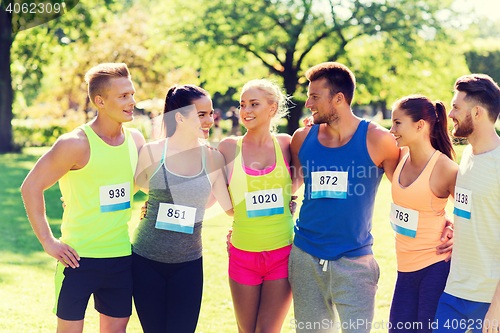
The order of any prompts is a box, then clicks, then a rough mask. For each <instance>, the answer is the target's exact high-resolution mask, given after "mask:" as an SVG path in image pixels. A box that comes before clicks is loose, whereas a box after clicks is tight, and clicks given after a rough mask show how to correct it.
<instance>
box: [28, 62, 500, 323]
mask: <svg viewBox="0 0 500 333" xmlns="http://www.w3.org/2000/svg"><path fill="white" fill-rule="evenodd" d="M305 76H306V78H307V79H308V81H309V86H308V93H307V97H308V98H307V101H306V104H305V107H306V108H308V109H310V110H311V112H312V116H311V117H310V118H309V119H310V124H309V125H308V126H305V127H302V128H300V129H298V130H297V131H296V132H295V133H294V134H293V136H290V135H287V134H275V131H274V130H275V126H276V124H277V122H278V121H279V120H280V119H281V118H283V117H284V116H285V115H286V114H287V104H288V103H287V102H288V101H289V98H288V97H287V96H286V95H284V94H283V93H282V91H281V89H280V87H279V86H278V85H277V84H275V83H273V82H271V81H269V80H266V79H258V80H252V81H250V82H248V83H247V84H245V85H244V86H243V88H242V91H241V96H240V121H241V123H242V124H243V126H245V128H246V130H247V131H246V133H245V134H244V135H243V136H239V137H228V138H225V139H223V140H222V141H221V142H220V143H219V145H218V147H217V149H212V148H210V147H208V146H207V145H205V144H204V143H203V140H204V139H208V137H209V131H210V128H211V127H212V125H213V123H214V119H213V114H214V111H213V105H212V100H211V97H210V94H209V93H208V92H207V91H205V90H204V89H202V88H200V87H197V86H194V85H177V86H173V87H171V88H170V89H169V90H168V92H167V95H166V98H165V108H164V114H163V122H164V125H165V137H164V138H162V139H160V140H158V141H154V142H149V143H146V142H145V139H144V137H143V136H142V134H141V133H140V132H139V131H137V130H134V129H129V128H127V127H125V126H123V124H124V123H126V122H129V121H131V120H132V119H133V111H134V105H135V99H134V94H135V89H134V85H133V83H132V80H131V76H130V73H129V71H128V68H127V66H126V65H125V64H101V65H98V66H96V67H94V68H92V69H90V70H89V72H88V73H87V74H86V82H87V83H88V93H89V98H90V100H91V101H92V103H93V104H94V106H95V107H96V108H97V110H98V113H97V117H96V118H95V119H93V120H92V121H90V122H89V123H88V124H84V125H82V126H80V127H78V128H77V129H75V130H74V131H72V132H70V133H67V134H64V135H62V136H61V137H60V138H59V139H58V140H57V141H56V143H55V144H54V145H53V146H52V148H51V149H50V150H49V151H48V152H47V153H46V154H44V155H43V156H42V157H41V158H40V159H39V160H38V162H37V163H36V165H35V166H34V167H33V169H32V170H31V171H30V173H29V174H28V176H27V177H26V179H25V181H24V183H23V185H22V187H21V192H22V196H23V199H24V203H25V207H26V211H27V215H28V218H29V220H30V222H31V225H32V227H33V230H34V232H35V234H36V236H37V237H38V239H39V241H40V243H41V244H42V246H43V248H44V250H45V251H46V252H47V253H48V254H49V255H51V256H52V257H54V258H55V259H57V260H58V264H57V273H56V276H55V282H56V303H55V307H54V312H55V314H56V315H57V331H58V332H82V330H83V323H84V321H83V320H84V316H85V311H86V308H87V304H88V300H89V298H90V296H91V295H92V294H93V295H94V301H95V308H96V310H97V311H98V312H99V313H100V331H101V332H125V330H126V326H127V323H128V321H129V317H130V315H131V313H132V298H133V299H134V303H135V307H136V310H137V314H138V317H139V320H140V323H141V326H142V328H143V330H144V332H146V333H150V332H174V333H183V332H194V331H195V329H196V325H197V321H198V316H199V312H200V306H201V300H202V290H203V264H202V242H201V228H202V223H203V217H204V212H205V209H206V207H210V206H211V205H213V204H214V203H215V201H218V202H219V204H220V205H221V207H222V208H223V209H224V211H225V212H226V213H227V214H228V215H230V216H234V222H233V225H232V232H231V234H230V238H228V239H229V246H228V252H229V268H228V276H229V286H230V289H231V294H232V299H233V306H234V312H235V316H236V323H237V326H238V331H239V332H241V333H248V332H252V333H253V332H280V331H281V327H282V325H283V321H284V320H285V317H286V315H287V313H288V310H289V308H290V305H291V303H292V299H293V303H294V314H295V320H294V323H293V326H294V327H293V328H295V329H296V331H297V332H334V331H339V330H342V331H343V332H369V331H370V330H371V328H372V324H373V323H372V321H373V316H374V306H375V294H376V291H377V283H378V279H379V275H380V271H379V267H378V264H377V262H376V260H375V258H374V256H373V251H372V245H373V237H372V235H371V228H372V216H373V208H374V202H375V196H376V193H377V189H378V186H379V184H380V181H381V178H382V176H383V174H384V173H385V174H386V176H387V178H388V179H389V180H390V181H391V182H392V199H393V202H392V204H391V213H390V221H391V222H390V224H391V225H392V227H393V229H394V231H395V244H396V254H397V267H398V273H397V274H398V275H397V281H396V286H395V291H394V296H393V301H392V306H391V311H390V319H389V327H388V328H389V332H403V331H404V332H431V331H433V332H465V331H466V330H467V329H472V330H473V331H474V332H483V333H490V332H498V326H499V322H498V321H499V320H500V287H499V280H500V248H499V247H498V243H499V241H500V137H498V135H497V134H496V131H495V127H494V124H495V121H496V120H497V118H498V114H499V112H500V89H499V87H498V85H497V84H496V83H495V82H494V81H493V80H492V79H491V78H490V77H489V76H487V75H482V74H472V75H465V76H462V77H460V78H459V79H457V81H456V83H455V87H454V90H455V94H454V97H453V100H452V103H451V110H450V111H449V114H448V117H450V118H451V119H452V120H453V123H454V127H453V134H454V136H456V137H463V138H467V140H468V141H469V145H468V146H467V147H466V148H465V150H464V152H463V156H462V160H461V163H460V165H457V164H456V163H455V161H454V156H455V154H454V151H453V146H452V143H451V139H450V136H449V134H448V128H447V111H446V107H445V105H444V104H443V103H442V102H439V101H436V102H433V101H431V100H430V99H429V98H427V97H426V96H422V95H410V96H406V97H403V98H401V99H399V100H398V101H396V102H395V103H394V105H393V110H392V123H393V125H392V128H391V129H390V131H388V130H386V129H384V128H383V127H381V126H380V125H378V124H376V123H372V122H369V121H367V120H364V119H360V118H358V117H357V116H355V115H354V114H353V112H352V109H351V102H352V99H353V96H354V92H355V86H356V80H355V77H354V74H353V73H352V72H351V71H350V70H349V69H348V68H347V67H346V66H344V65H342V64H340V63H335V62H328V63H322V64H319V65H316V66H314V67H312V68H310V69H309V70H308V71H307V72H306V73H305ZM200 139H201V140H200ZM58 181H59V186H60V189H61V193H62V196H63V198H64V201H65V209H64V214H63V222H62V225H61V233H62V236H61V238H60V239H56V238H55V237H54V235H53V234H52V232H51V229H50V227H49V224H48V221H47V217H46V215H45V204H44V198H43V192H44V190H46V189H48V188H49V187H51V186H52V185H54V184H55V183H56V182H58ZM303 184H304V185H305V186H304V200H303V203H302V207H301V209H300V212H299V216H298V219H297V221H296V222H295V223H294V221H293V214H292V211H293V207H294V206H293V203H292V204H291V202H292V196H293V194H294V193H295V191H296V190H297V189H298V188H299V187H300V186H302V185H303ZM138 190H142V191H144V192H145V193H148V206H147V212H146V214H145V217H144V218H143V219H141V220H140V221H139V223H138V225H137V227H136V229H135V230H134V231H133V233H132V235H131V236H130V237H129V233H128V224H127V223H128V222H129V220H130V219H131V202H132V200H133V195H134V193H135V192H136V191H138ZM449 198H454V212H453V216H454V218H453V219H450V218H449V217H447V215H446V212H445V206H446V203H447V200H448V199H449ZM452 220H453V223H452ZM452 247H453V250H451V248H452ZM450 253H451V255H450ZM450 257H451V260H450ZM408 323H410V325H409V326H410V327H409V326H408ZM464 324H465V326H464Z"/></svg>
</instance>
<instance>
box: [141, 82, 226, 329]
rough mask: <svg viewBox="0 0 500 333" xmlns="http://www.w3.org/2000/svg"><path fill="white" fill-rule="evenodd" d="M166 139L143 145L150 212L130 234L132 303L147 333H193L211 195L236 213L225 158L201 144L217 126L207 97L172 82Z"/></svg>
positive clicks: (143, 176)
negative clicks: (228, 184)
mask: <svg viewBox="0 0 500 333" xmlns="http://www.w3.org/2000/svg"><path fill="white" fill-rule="evenodd" d="M163 122H164V124H165V125H166V132H167V138H166V139H161V140H158V141H155V142H151V143H147V144H146V145H144V147H143V148H142V150H141V151H140V153H139V162H138V166H137V171H136V177H135V180H136V184H137V185H138V186H139V187H141V189H142V190H143V191H144V192H145V193H148V192H149V193H148V194H149V197H148V210H147V213H146V216H145V218H143V219H142V220H141V221H140V222H139V224H138V226H137V228H136V229H135V230H134V232H133V235H132V251H133V265H132V271H133V277H134V302H135V306H136V309H137V314H138V316H139V320H140V322H141V325H142V328H143V330H144V332H145V333H149V332H175V333H182V332H186V333H188V332H194V331H195V329H196V324H197V322H198V315H199V311H200V306H201V295H202V288H203V270H202V245H201V225H202V221H203V215H204V213H205V206H206V205H207V202H208V199H209V197H210V195H211V194H213V195H214V196H215V198H216V199H217V200H218V201H219V203H220V204H221V206H222V208H223V209H224V210H225V211H226V212H227V213H228V214H229V215H232V204H231V199H230V197H229V194H228V191H227V187H226V180H225V173H224V167H225V162H224V157H223V156H222V155H221V154H220V153H219V152H218V151H212V150H210V149H208V148H207V147H206V146H204V145H203V144H201V143H200V140H199V139H207V138H208V134H209V129H210V127H211V126H212V125H213V122H214V121H213V108H212V101H211V99H210V95H209V94H208V92H206V91H205V90H203V89H201V88H199V87H196V86H192V85H184V86H174V87H172V88H170V89H169V91H168V93H167V96H166V99H165V109H164V117H163Z"/></svg>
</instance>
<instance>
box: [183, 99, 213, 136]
mask: <svg viewBox="0 0 500 333" xmlns="http://www.w3.org/2000/svg"><path fill="white" fill-rule="evenodd" d="M193 106H194V108H193V110H192V111H190V112H189V113H188V114H187V115H186V116H185V117H183V119H184V122H185V124H186V125H187V126H186V127H187V128H189V130H190V131H192V133H193V134H194V135H196V136H197V137H199V138H201V139H208V137H209V135H210V127H212V125H213V124H214V110H213V106H212V100H211V99H210V98H209V97H208V96H203V97H200V98H198V99H195V100H194V101H193Z"/></svg>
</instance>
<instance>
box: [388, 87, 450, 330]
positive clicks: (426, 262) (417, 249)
mask: <svg viewBox="0 0 500 333" xmlns="http://www.w3.org/2000/svg"><path fill="white" fill-rule="evenodd" d="M391 133H392V134H393V135H394V137H395V139H396V142H397V145H398V147H400V148H402V151H401V154H400V160H399V163H398V166H397V167H396V171H395V172H394V176H393V181H392V199H393V202H392V204H391V214H390V220H391V226H392V227H393V229H394V231H395V238H396V256H397V265H398V277H397V281H396V287H395V290H394V296H393V300H392V306H391V311H390V319H389V321H390V329H389V332H391V333H392V332H403V331H404V332H431V331H432V325H431V324H432V322H433V320H434V315H435V312H436V308H437V304H438V301H439V297H440V296H441V294H442V292H443V290H444V287H445V284H446V279H447V277H448V272H449V268H450V263H449V258H450V257H449V256H448V254H447V253H444V254H440V255H438V254H436V247H437V246H438V245H440V244H441V242H442V240H441V234H442V230H443V228H444V227H445V223H446V222H445V215H446V214H445V210H444V208H445V206H446V203H447V200H448V198H449V197H450V196H451V197H453V196H454V191H455V180H456V175H457V171H458V165H457V164H456V163H455V162H454V161H453V160H454V157H455V152H454V151H453V147H452V144H451V140H450V136H449V134H448V128H447V118H446V108H445V106H444V104H443V103H442V102H440V101H436V102H432V101H431V100H430V99H429V98H427V97H425V96H422V95H410V96H407V97H403V98H401V99H399V100H398V101H396V102H395V103H394V105H393V111H392V127H391ZM403 147H404V148H403Z"/></svg>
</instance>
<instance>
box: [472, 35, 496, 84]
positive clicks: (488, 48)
mask: <svg viewBox="0 0 500 333" xmlns="http://www.w3.org/2000/svg"><path fill="white" fill-rule="evenodd" d="M465 58H466V59H467V66H469V69H470V71H471V73H482V74H488V75H489V76H491V78H492V79H493V80H495V82H500V41H499V40H498V39H492V38H488V39H485V40H482V41H476V43H474V44H473V46H472V47H471V49H469V50H467V51H465Z"/></svg>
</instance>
